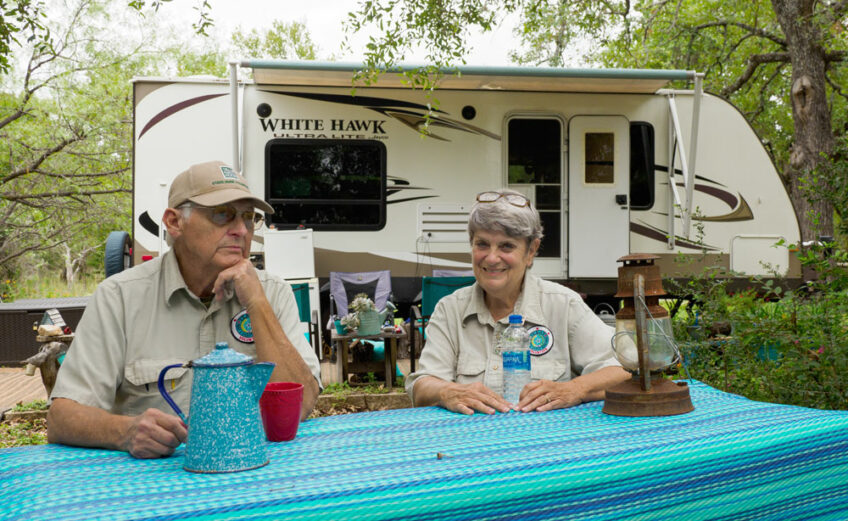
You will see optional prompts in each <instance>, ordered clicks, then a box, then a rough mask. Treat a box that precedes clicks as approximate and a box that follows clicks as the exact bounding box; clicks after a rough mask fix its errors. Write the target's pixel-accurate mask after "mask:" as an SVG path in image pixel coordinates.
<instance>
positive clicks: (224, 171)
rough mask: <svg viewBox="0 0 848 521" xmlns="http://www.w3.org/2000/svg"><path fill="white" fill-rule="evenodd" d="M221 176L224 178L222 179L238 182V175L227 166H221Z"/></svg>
mask: <svg viewBox="0 0 848 521" xmlns="http://www.w3.org/2000/svg"><path fill="white" fill-rule="evenodd" d="M221 175H223V176H224V179H232V180H233V181H238V174H236V173H235V171H234V170H233V169H232V168H230V167H228V166H224V165H222V166H221Z"/></svg>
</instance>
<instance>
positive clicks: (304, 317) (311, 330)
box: [291, 282, 321, 360]
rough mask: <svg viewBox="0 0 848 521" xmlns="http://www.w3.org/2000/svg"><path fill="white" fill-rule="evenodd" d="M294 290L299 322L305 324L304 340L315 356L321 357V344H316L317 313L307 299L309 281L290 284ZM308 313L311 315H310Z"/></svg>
mask: <svg viewBox="0 0 848 521" xmlns="http://www.w3.org/2000/svg"><path fill="white" fill-rule="evenodd" d="M291 288H292V291H293V292H294V300H295V301H296V302H297V311H298V313H299V314H300V322H301V323H303V324H305V325H306V333H305V335H306V340H307V341H308V342H309V345H311V346H312V348H313V349H314V350H315V356H317V357H318V359H319V360H320V359H321V351H320V349H321V346H320V345H319V344H318V313H317V312H315V311H312V306H311V302H310V301H309V283H308V282H298V283H296V284H292V285H291ZM310 314H311V315H312V316H310Z"/></svg>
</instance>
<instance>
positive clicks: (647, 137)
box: [630, 121, 654, 210]
mask: <svg viewBox="0 0 848 521" xmlns="http://www.w3.org/2000/svg"><path fill="white" fill-rule="evenodd" d="M653 206H654V127H653V126H652V125H651V124H650V123H645V122H643V121H634V122H632V123H630V208H631V209H634V210H648V209H650V208H651V207H653Z"/></svg>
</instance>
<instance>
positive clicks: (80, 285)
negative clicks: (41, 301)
mask: <svg viewBox="0 0 848 521" xmlns="http://www.w3.org/2000/svg"><path fill="white" fill-rule="evenodd" d="M102 280H103V279H102V276H100V277H81V278H79V279H77V280H76V281H74V283H73V284H68V283H67V282H66V281H65V280H63V279H62V277H60V276H59V275H58V274H57V273H55V272H52V271H51V272H46V273H35V274H31V275H28V276H25V277H22V278H20V279H4V280H0V298H2V299H3V302H12V301H14V300H21V299H35V298H58V297H84V296H86V295H91V294H92V293H94V289H95V288H96V287H97V284H99V283H100V282H101V281H102Z"/></svg>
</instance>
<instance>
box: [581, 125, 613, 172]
mask: <svg viewBox="0 0 848 521" xmlns="http://www.w3.org/2000/svg"><path fill="white" fill-rule="evenodd" d="M584 139H585V143H586V150H585V152H584V155H583V157H585V158H586V170H585V174H584V179H583V182H585V183H586V184H612V183H614V182H615V134H612V133H611V132H587V133H586V136H585V138H584Z"/></svg>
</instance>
